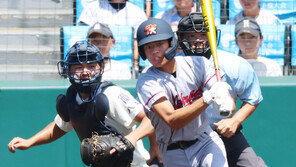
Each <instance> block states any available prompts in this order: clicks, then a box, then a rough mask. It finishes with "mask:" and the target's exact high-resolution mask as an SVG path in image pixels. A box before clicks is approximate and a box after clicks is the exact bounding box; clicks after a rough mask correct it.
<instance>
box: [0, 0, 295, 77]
mask: <svg viewBox="0 0 296 167" xmlns="http://www.w3.org/2000/svg"><path fill="white" fill-rule="evenodd" d="M212 6H213V11H214V17H215V25H216V28H217V38H218V49H220V50H224V51H228V52H232V53H235V54H237V55H238V56H242V57H244V58H245V59H247V60H248V61H249V63H250V64H251V65H252V66H253V68H254V69H255V71H256V73H257V75H258V76H268V77H269V76H283V75H295V74H296V24H295V23H296V1H294V0H212ZM196 11H201V10H200V2H199V1H198V0H197V1H196V0H42V1H36V0H1V1H0V23H1V24H0V35H1V38H0V73H1V74H0V80H39V79H58V78H60V77H59V75H58V74H57V71H58V70H57V65H56V64H57V62H58V61H60V60H62V59H64V57H65V56H66V53H67V51H68V49H69V48H70V47H71V46H72V45H73V44H74V43H75V42H76V41H79V40H83V39H89V40H90V41H91V42H93V43H94V44H95V45H97V46H98V47H99V48H100V50H101V52H102V54H103V56H105V57H106V66H107V67H106V73H105V74H104V75H105V76H104V77H105V78H104V79H105V80H128V79H136V78H137V77H138V76H139V74H140V73H141V71H142V70H143V69H144V68H145V67H147V66H149V65H150V64H149V62H148V61H147V60H146V61H143V60H142V59H141V58H140V56H139V53H138V49H137V43H136V35H135V34H136V30H137V27H138V25H139V24H140V23H142V22H143V21H145V20H146V19H149V18H152V17H154V18H161V19H164V20H166V21H167V22H168V23H169V24H170V25H171V26H172V28H173V30H174V31H177V28H176V27H177V25H178V22H179V20H180V19H181V18H182V17H184V16H186V15H188V14H189V13H190V12H196ZM246 18H248V19H246ZM246 27H249V29H248V30H245V29H246ZM243 28H245V29H244V31H243V30H242V29H243ZM242 32H244V33H242Z"/></svg>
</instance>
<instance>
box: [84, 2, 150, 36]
mask: <svg viewBox="0 0 296 167" xmlns="http://www.w3.org/2000/svg"><path fill="white" fill-rule="evenodd" d="M145 20H147V16H146V14H145V12H144V11H143V10H142V9H140V8H139V7H138V6H136V5H134V4H132V3H130V2H126V6H125V7H124V8H123V9H121V10H119V11H117V10H116V9H114V8H113V7H112V6H111V5H110V3H109V1H108V0H100V1H95V2H92V3H90V4H88V5H87V6H86V8H84V9H83V11H82V12H81V15H80V17H79V19H78V23H79V22H84V23H85V24H88V25H93V24H95V23H97V22H100V23H105V24H110V25H129V26H132V27H133V28H134V30H137V29H138V26H139V25H140V24H141V23H142V22H143V21H145ZM135 34H136V33H135Z"/></svg>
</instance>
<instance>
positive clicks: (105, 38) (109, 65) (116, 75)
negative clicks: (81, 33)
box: [87, 23, 131, 80]
mask: <svg viewBox="0 0 296 167" xmlns="http://www.w3.org/2000/svg"><path fill="white" fill-rule="evenodd" d="M87 39H88V40H89V41H90V42H91V43H93V44H94V45H96V46H97V47H98V48H99V49H100V51H101V53H102V55H103V57H104V58H105V71H104V75H103V78H102V79H103V80H127V79H131V69H130V67H129V66H128V65H127V64H126V63H122V62H120V61H116V60H113V59H110V49H111V48H112V47H114V45H115V42H116V41H115V39H114V37H113V34H112V31H111V30H110V28H109V27H108V25H106V24H102V23H95V24H94V25H93V26H92V27H90V28H89V30H88V33H87Z"/></svg>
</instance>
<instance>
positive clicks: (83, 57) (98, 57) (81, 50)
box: [57, 41, 104, 102]
mask: <svg viewBox="0 0 296 167" xmlns="http://www.w3.org/2000/svg"><path fill="white" fill-rule="evenodd" d="M90 63H98V64H99V66H100V68H99V69H94V70H90V71H89V72H92V73H93V75H91V76H90V77H89V79H81V78H79V77H78V76H77V75H76V74H77V72H72V71H71V70H70V67H71V66H72V65H79V64H90ZM57 66H58V71H59V74H60V75H61V76H64V77H67V78H69V80H70V82H71V84H72V85H73V86H74V87H75V89H76V91H77V92H79V93H85V94H90V98H88V100H83V99H82V97H80V98H81V99H82V101H84V102H90V101H92V100H93V99H94V97H95V95H96V92H97V89H98V87H99V85H100V84H101V79H102V74H103V72H104V59H103V57H102V54H101V52H100V50H99V49H98V48H97V47H96V46H95V45H93V44H92V43H90V42H88V41H78V42H76V43H75V44H74V45H73V46H72V47H71V48H70V49H69V51H68V53H67V55H66V57H65V60H63V61H59V62H58V64H57ZM60 68H62V69H60ZM83 72H85V71H84V70H83V71H82V72H81V73H83ZM79 95H80V94H79Z"/></svg>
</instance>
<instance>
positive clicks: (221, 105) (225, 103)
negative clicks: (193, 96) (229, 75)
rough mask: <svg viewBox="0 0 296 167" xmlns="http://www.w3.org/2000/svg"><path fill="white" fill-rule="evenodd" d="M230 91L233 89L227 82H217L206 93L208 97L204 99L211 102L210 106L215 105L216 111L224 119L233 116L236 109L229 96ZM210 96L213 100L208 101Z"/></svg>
mask: <svg viewBox="0 0 296 167" xmlns="http://www.w3.org/2000/svg"><path fill="white" fill-rule="evenodd" d="M229 90H231V87H230V85H228V84H227V83H226V82H216V83H215V84H214V85H213V86H212V87H211V89H210V90H209V91H208V92H207V91H205V92H207V93H204V94H203V95H205V97H206V98H205V97H204V99H206V100H207V101H208V102H210V103H208V104H211V103H213V105H214V108H215V110H216V111H217V112H219V114H220V115H221V116H224V117H229V116H230V115H232V111H233V109H234V108H233V103H234V102H233V99H232V98H231V97H230V95H229ZM209 95H210V97H212V98H211V100H208V98H209V97H208V96H209ZM204 101H205V100H204ZM205 102H206V101H205Z"/></svg>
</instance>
